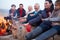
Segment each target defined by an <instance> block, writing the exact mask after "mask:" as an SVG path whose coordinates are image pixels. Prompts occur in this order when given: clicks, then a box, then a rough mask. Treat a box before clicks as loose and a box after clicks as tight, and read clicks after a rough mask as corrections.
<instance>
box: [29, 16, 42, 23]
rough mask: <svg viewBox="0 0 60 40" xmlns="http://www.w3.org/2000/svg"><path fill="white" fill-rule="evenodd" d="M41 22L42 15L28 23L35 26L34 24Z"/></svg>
mask: <svg viewBox="0 0 60 40" xmlns="http://www.w3.org/2000/svg"><path fill="white" fill-rule="evenodd" d="M40 21H42V20H41V15H39V16H37V17H36V18H34V19H32V20H30V21H29V22H28V23H29V24H34V23H36V22H40Z"/></svg>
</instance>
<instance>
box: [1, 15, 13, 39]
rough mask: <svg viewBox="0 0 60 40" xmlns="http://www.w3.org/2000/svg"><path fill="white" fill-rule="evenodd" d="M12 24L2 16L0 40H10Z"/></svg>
mask: <svg viewBox="0 0 60 40" xmlns="http://www.w3.org/2000/svg"><path fill="white" fill-rule="evenodd" d="M10 28H11V22H10V20H6V19H4V17H3V16H0V40H9V38H10V37H11V36H12V35H11V30H10Z"/></svg>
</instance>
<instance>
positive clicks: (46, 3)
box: [44, 1, 52, 9]
mask: <svg viewBox="0 0 60 40" xmlns="http://www.w3.org/2000/svg"><path fill="white" fill-rule="evenodd" d="M51 5H52V3H49V2H48V1H45V4H44V6H45V8H46V9H48V8H50V7H51Z"/></svg>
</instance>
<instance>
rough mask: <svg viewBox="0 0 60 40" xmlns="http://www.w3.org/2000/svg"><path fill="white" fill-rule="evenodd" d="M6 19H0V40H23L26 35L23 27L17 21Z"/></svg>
mask: <svg viewBox="0 0 60 40" xmlns="http://www.w3.org/2000/svg"><path fill="white" fill-rule="evenodd" d="M7 19H9V18H8V17H7V18H6V17H5V18H4V17H1V19H0V40H24V39H25V38H24V37H25V35H26V29H25V27H24V26H23V25H22V24H21V23H20V22H19V20H17V19H16V20H14V19H13V18H12V20H7ZM15 37H17V39H16V38H15Z"/></svg>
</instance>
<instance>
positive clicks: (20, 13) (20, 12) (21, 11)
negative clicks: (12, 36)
mask: <svg viewBox="0 0 60 40" xmlns="http://www.w3.org/2000/svg"><path fill="white" fill-rule="evenodd" d="M25 15H26V11H25V10H24V8H23V4H19V8H18V9H17V17H18V18H20V17H24V16H25Z"/></svg>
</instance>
